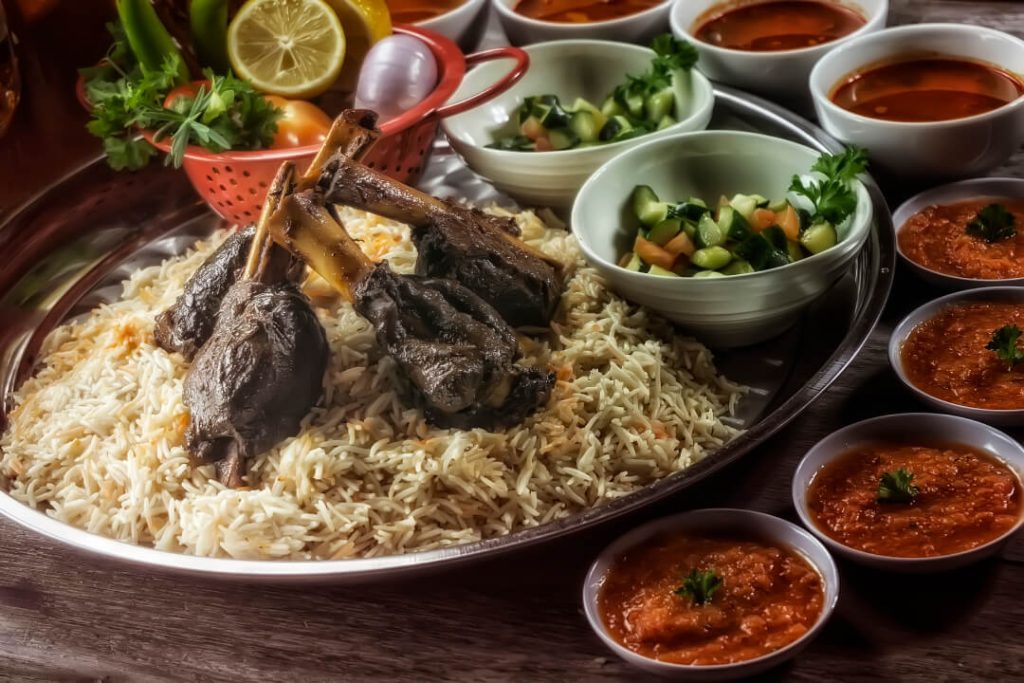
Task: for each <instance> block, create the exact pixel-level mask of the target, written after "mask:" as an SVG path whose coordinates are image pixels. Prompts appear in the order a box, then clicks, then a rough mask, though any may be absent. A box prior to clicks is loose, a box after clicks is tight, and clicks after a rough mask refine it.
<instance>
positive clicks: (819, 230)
mask: <svg viewBox="0 0 1024 683" xmlns="http://www.w3.org/2000/svg"><path fill="white" fill-rule="evenodd" d="M838 241H839V237H838V236H837V235H836V229H835V228H834V227H832V224H831V223H815V224H814V225H812V226H811V227H809V228H807V230H805V231H804V234H803V235H801V236H800V244H802V245H803V247H804V249H806V250H807V251H809V252H811V253H812V254H820V253H821V252H823V251H825V250H826V249H831V248H832V247H834V246H836V242H838Z"/></svg>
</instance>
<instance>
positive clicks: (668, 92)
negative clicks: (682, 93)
mask: <svg viewBox="0 0 1024 683" xmlns="http://www.w3.org/2000/svg"><path fill="white" fill-rule="evenodd" d="M675 107H676V94H675V92H673V90H672V88H664V89H663V90H659V91H658V92H656V93H654V94H653V95H651V96H649V97H648V98H647V101H646V102H645V103H644V112H645V113H646V114H647V120H648V121H650V122H651V123H658V122H659V121H661V120H662V119H663V118H665V117H666V116H671V115H672V112H673V110H674V109H675Z"/></svg>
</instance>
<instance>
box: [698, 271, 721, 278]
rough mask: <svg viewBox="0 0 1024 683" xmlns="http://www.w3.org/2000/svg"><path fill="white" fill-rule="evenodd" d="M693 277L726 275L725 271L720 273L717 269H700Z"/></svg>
mask: <svg viewBox="0 0 1024 683" xmlns="http://www.w3.org/2000/svg"><path fill="white" fill-rule="evenodd" d="M691 277H699V278H707V277H725V273H720V272H718V271H717V270H698V271H697V272H696V273H694V274H693V275H692V276H691Z"/></svg>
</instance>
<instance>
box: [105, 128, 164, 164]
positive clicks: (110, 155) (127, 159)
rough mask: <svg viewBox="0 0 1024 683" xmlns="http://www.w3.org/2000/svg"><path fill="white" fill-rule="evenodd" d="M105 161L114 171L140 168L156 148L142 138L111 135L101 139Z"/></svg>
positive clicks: (147, 161)
mask: <svg viewBox="0 0 1024 683" xmlns="http://www.w3.org/2000/svg"><path fill="white" fill-rule="evenodd" d="M103 151H104V152H106V153H107V163H108V164H110V167H111V168H112V169H114V170H115V171H123V170H129V171H130V170H134V169H137V168H142V167H143V166H145V165H146V164H148V163H149V160H150V159H151V158H152V157H153V155H154V154H156V149H155V148H154V147H153V146H152V145H150V144H149V143H148V142H146V141H145V140H143V139H142V138H130V137H127V136H111V137H107V138H104V139H103Z"/></svg>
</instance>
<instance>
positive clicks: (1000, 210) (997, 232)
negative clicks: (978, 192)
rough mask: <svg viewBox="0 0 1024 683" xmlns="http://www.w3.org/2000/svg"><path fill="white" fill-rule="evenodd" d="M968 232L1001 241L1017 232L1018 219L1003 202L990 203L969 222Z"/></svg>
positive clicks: (975, 235)
mask: <svg viewBox="0 0 1024 683" xmlns="http://www.w3.org/2000/svg"><path fill="white" fill-rule="evenodd" d="M967 234H968V235H973V236H974V237H980V238H981V239H983V240H985V241H986V242H1000V241H1002V240H1007V239H1010V238H1011V237H1014V236H1016V234H1017V225H1016V219H1015V218H1014V217H1013V214H1012V213H1010V212H1009V211H1007V210H1006V207H1005V206H1003V205H1002V204H989V205H988V206H986V207H985V208H984V209H982V210H981V211H979V212H978V215H977V216H975V218H974V220H973V221H971V222H970V223H968V224H967Z"/></svg>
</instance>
